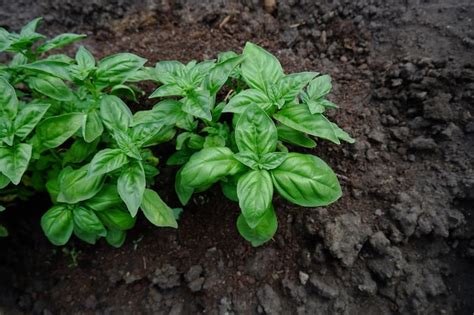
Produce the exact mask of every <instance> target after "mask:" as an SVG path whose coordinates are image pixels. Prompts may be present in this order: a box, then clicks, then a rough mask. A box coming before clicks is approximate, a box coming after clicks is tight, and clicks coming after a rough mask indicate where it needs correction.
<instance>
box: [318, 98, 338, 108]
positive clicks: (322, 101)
mask: <svg viewBox="0 0 474 315" xmlns="http://www.w3.org/2000/svg"><path fill="white" fill-rule="evenodd" d="M318 103H319V104H321V105H323V106H324V107H327V108H339V106H337V105H336V104H334V103H333V102H331V101H328V100H327V99H324V98H320V99H318Z"/></svg>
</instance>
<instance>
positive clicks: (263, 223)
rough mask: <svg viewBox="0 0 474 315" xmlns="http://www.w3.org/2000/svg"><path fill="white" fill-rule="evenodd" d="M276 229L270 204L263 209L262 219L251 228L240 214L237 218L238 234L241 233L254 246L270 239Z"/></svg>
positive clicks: (276, 224) (276, 223)
mask: <svg viewBox="0 0 474 315" xmlns="http://www.w3.org/2000/svg"><path fill="white" fill-rule="evenodd" d="M277 229H278V221H277V217H276V214H275V210H274V209H273V206H272V205H270V207H269V208H268V209H267V210H266V211H265V214H264V215H263V216H262V219H261V220H260V222H259V223H258V224H257V226H255V227H254V228H251V227H250V226H249V225H248V223H247V221H246V220H245V217H244V216H243V215H242V214H241V215H239V217H238V218H237V230H238V231H239V233H240V235H242V237H243V238H244V239H246V240H247V241H249V242H250V243H251V244H252V246H254V247H257V246H260V245H262V244H264V243H266V242H268V241H269V240H271V239H272V238H273V236H274V235H275V233H276V231H277Z"/></svg>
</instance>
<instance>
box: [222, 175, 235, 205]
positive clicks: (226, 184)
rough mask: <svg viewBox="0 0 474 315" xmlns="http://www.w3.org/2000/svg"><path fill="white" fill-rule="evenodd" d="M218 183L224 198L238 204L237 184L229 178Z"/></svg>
mask: <svg viewBox="0 0 474 315" xmlns="http://www.w3.org/2000/svg"><path fill="white" fill-rule="evenodd" d="M220 183H221V189H222V193H223V194H224V196H226V197H227V198H228V199H229V200H232V201H235V202H239V197H238V196H237V184H236V183H235V181H234V180H232V179H231V178H227V180H222V181H221V182H220Z"/></svg>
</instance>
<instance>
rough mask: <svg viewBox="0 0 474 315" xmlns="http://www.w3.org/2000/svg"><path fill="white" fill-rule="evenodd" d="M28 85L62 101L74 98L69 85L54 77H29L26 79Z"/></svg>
mask: <svg viewBox="0 0 474 315" xmlns="http://www.w3.org/2000/svg"><path fill="white" fill-rule="evenodd" d="M28 84H29V86H30V87H31V88H32V89H33V90H35V91H37V92H39V93H41V94H43V95H46V96H48V97H50V98H52V99H55V100H58V101H64V102H70V101H72V100H74V95H73V94H72V91H71V90H70V89H69V87H68V86H67V85H66V84H65V83H64V82H63V81H62V80H61V79H58V78H55V77H47V76H42V77H31V78H29V79H28Z"/></svg>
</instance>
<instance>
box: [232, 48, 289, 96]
mask: <svg viewBox="0 0 474 315" xmlns="http://www.w3.org/2000/svg"><path fill="white" fill-rule="evenodd" d="M243 56H244V60H243V62H242V65H241V72H242V77H243V78H244V80H245V82H246V83H247V84H248V85H249V86H250V87H251V88H254V89H257V90H260V91H262V92H264V93H265V94H267V95H268V82H277V81H278V80H279V79H280V78H281V77H283V75H284V74H283V69H282V67H281V65H280V62H279V61H278V59H277V58H275V56H273V55H272V54H270V53H269V52H268V51H266V50H265V49H263V48H261V47H259V46H257V45H255V44H252V43H250V42H247V43H246V44H245V48H244V51H243Z"/></svg>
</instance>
